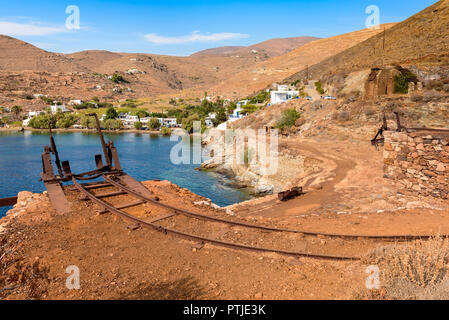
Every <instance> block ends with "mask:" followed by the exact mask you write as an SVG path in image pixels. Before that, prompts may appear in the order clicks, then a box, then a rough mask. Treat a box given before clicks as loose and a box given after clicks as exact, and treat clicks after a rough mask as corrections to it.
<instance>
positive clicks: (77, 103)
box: [69, 100, 83, 106]
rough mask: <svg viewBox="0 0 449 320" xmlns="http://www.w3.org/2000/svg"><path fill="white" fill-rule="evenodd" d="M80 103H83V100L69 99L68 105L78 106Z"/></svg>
mask: <svg viewBox="0 0 449 320" xmlns="http://www.w3.org/2000/svg"><path fill="white" fill-rule="evenodd" d="M81 104H83V102H82V101H81V100H70V101H69V105H71V106H79V105H81Z"/></svg>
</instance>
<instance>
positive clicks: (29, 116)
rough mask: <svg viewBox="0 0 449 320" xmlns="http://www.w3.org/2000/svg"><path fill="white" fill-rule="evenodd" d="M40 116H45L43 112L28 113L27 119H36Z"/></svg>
mask: <svg viewBox="0 0 449 320" xmlns="http://www.w3.org/2000/svg"><path fill="white" fill-rule="evenodd" d="M40 114H45V111H29V112H28V118H30V119H31V118H32V117H36V116H38V115H40Z"/></svg>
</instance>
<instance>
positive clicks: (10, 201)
mask: <svg viewBox="0 0 449 320" xmlns="http://www.w3.org/2000/svg"><path fill="white" fill-rule="evenodd" d="M16 203H17V197H10V198H3V199H0V208H1V207H9V206H13V205H15V204H16Z"/></svg>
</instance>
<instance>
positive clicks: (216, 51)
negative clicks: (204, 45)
mask: <svg viewBox="0 0 449 320" xmlns="http://www.w3.org/2000/svg"><path fill="white" fill-rule="evenodd" d="M243 48H245V47H244V46H224V47H217V48H210V49H206V50H201V51H198V52H195V53H193V54H192V55H190V56H191V57H202V56H210V55H217V56H228V55H231V54H234V53H235V52H236V51H239V50H240V49H243Z"/></svg>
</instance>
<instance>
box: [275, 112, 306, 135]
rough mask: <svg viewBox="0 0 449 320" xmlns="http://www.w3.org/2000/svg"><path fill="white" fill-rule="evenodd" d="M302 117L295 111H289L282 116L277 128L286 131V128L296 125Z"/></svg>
mask: <svg viewBox="0 0 449 320" xmlns="http://www.w3.org/2000/svg"><path fill="white" fill-rule="evenodd" d="M300 116H301V114H300V113H299V112H298V111H296V110H295V109H287V110H285V111H284V113H283V114H282V118H281V120H279V121H278V123H277V124H276V128H279V129H281V130H282V129H284V128H286V127H291V126H293V125H294V124H295V121H296V120H297V119H298V118H299V117H300Z"/></svg>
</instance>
